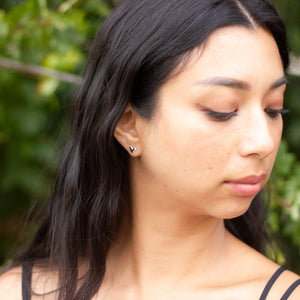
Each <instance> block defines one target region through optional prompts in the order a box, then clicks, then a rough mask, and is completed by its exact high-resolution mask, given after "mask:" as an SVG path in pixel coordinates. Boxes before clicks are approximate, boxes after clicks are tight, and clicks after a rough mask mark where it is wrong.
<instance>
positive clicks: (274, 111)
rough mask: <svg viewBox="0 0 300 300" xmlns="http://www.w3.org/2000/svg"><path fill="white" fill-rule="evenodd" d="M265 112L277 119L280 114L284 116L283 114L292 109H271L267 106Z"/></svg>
mask: <svg viewBox="0 0 300 300" xmlns="http://www.w3.org/2000/svg"><path fill="white" fill-rule="evenodd" d="M265 112H266V113H267V115H268V116H269V117H270V118H271V119H276V118H278V117H279V116H280V115H281V116H283V115H286V114H288V113H289V112H290V111H289V110H288V109H270V108H267V109H265Z"/></svg>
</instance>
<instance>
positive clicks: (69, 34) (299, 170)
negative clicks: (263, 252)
mask: <svg viewBox="0 0 300 300" xmlns="http://www.w3.org/2000/svg"><path fill="white" fill-rule="evenodd" d="M116 2H117V1H105V0H69V1H59V0H48V1H46V0H29V1H22V0H13V1H12V0H1V3H0V265H1V264H3V263H4V262H5V260H6V259H7V258H8V257H9V255H10V253H11V252H10V251H11V249H14V248H15V247H17V246H19V245H22V244H23V243H24V241H25V240H26V238H27V235H30V233H31V232H32V230H33V228H31V227H34V223H31V224H32V225H31V227H26V229H25V232H24V233H25V234H22V235H21V236H22V238H19V236H20V232H21V231H23V225H22V224H24V221H25V218H26V215H27V211H28V207H29V205H30V203H32V202H33V201H34V202H36V203H37V205H36V207H39V205H40V204H41V203H42V202H43V201H44V200H45V198H46V195H47V193H48V191H49V188H50V186H51V182H52V180H53V174H54V170H55V166H56V163H57V159H58V154H57V151H55V149H57V148H59V147H56V140H57V137H58V135H59V133H60V132H61V133H62V137H61V140H64V136H65V135H66V133H67V127H66V126H65V125H64V122H63V117H64V115H65V111H66V109H67V107H68V104H69V103H70V100H71V99H72V94H73V92H74V89H75V86H76V85H75V84H74V82H75V81H76V80H77V79H78V78H76V77H74V78H73V77H72V78H71V79H70V78H69V77H68V76H66V74H65V73H60V74H56V75H55V77H56V78H55V77H47V76H43V75H42V74H46V73H47V69H38V73H40V75H36V73H35V72H34V69H33V68H32V67H28V65H30V66H31V65H36V66H42V67H45V68H50V69H55V70H59V71H62V72H67V73H73V74H77V75H80V73H81V70H82V69H83V66H84V63H85V60H86V57H87V51H88V48H89V46H90V43H91V40H92V38H93V36H94V35H95V33H96V30H97V28H98V26H99V25H100V24H101V22H102V21H103V20H104V19H105V17H106V16H107V15H108V14H109V13H110V11H111V9H112V8H113V7H114V6H115V4H116ZM273 2H274V3H275V6H276V7H277V8H278V10H279V12H280V14H281V16H282V17H283V18H284V20H285V21H286V24H287V27H288V33H289V41H290V49H291V53H293V54H294V55H296V56H299V57H300V1H298V0H285V1H283V0H280V1H279V0H278V1H273ZM3 58H9V59H11V60H13V61H18V62H22V63H23V64H26V66H27V67H26V66H24V65H22V66H19V65H18V67H17V69H20V70H21V72H16V71H15V70H12V69H11V67H12V62H11V61H9V62H7V61H4V62H5V63H8V66H7V65H6V67H3V66H4V62H3V61H2V60H3ZM9 66H10V67H9ZM8 67H9V68H8ZM58 77H59V78H58ZM289 80H290V86H289V87H288V91H287V93H286V107H287V108H289V109H290V110H291V114H290V115H289V116H288V117H286V118H285V124H286V127H285V131H284V141H283V142H282V144H281V147H280V150H279V154H278V158H277V161H276V165H275V168H274V172H273V175H272V178H271V180H270V183H269V186H268V189H270V191H271V194H270V195H271V196H270V198H269V201H270V211H269V217H268V222H269V224H270V226H269V230H270V232H271V233H273V234H275V235H276V236H277V238H278V239H277V241H278V245H281V246H282V248H283V249H284V252H281V251H280V252H279V253H280V254H279V256H278V258H277V260H278V261H279V263H285V262H286V259H287V260H288V261H289V262H290V265H289V266H290V267H291V268H292V269H293V270H295V271H296V272H298V273H300V259H299V258H300V163H299V160H300V134H299V130H300V101H299V99H298V95H299V92H300V77H297V76H293V75H289ZM72 82H73V83H72ZM62 128H65V129H64V130H61V129H62ZM33 210H35V209H33ZM16 241H17V242H16ZM284 253H285V254H284ZM270 256H271V257H272V254H271V252H270ZM272 258H273V259H275V257H272Z"/></svg>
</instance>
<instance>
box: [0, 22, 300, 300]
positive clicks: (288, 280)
mask: <svg viewBox="0 0 300 300" xmlns="http://www.w3.org/2000/svg"><path fill="white" fill-rule="evenodd" d="M176 71H177V70H175V71H174V76H173V77H172V78H171V79H170V80H169V81H168V82H166V83H165V84H164V85H163V86H162V87H161V88H160V90H159V93H158V104H159V105H158V109H157V111H156V112H155V115H154V117H153V118H152V119H151V120H145V119H143V118H141V117H140V116H139V115H137V114H136V113H135V111H134V110H133V109H132V108H131V106H130V105H129V106H128V108H127V109H126V111H125V112H124V114H123V116H122V118H121V119H120V121H119V123H118V125H117V128H116V130H115V137H116V139H117V140H118V141H119V142H120V144H122V145H123V146H124V148H125V149H128V147H129V145H133V146H134V147H136V148H137V150H136V151H135V152H134V153H132V154H131V153H130V155H131V159H130V176H131V194H132V205H133V211H132V213H133V225H132V227H131V228H127V230H126V226H124V227H123V228H124V232H122V233H121V234H120V238H119V239H118V241H117V243H116V244H115V245H114V247H112V249H111V250H110V253H109V256H108V259H107V273H106V275H105V278H104V282H103V284H102V286H101V289H100V290H99V292H98V293H97V295H96V296H95V299H122V300H123V299H125V300H126V299H132V300H135V299H139V300H148V299H149V300H150V299H207V300H214V299H218V300H220V299H225V300H226V299H228V300H229V299H230V300H234V299H239V300H241V299H242V300H243V299H249V300H250V299H251V300H253V299H258V298H259V296H260V294H261V292H262V290H263V288H264V286H265V285H266V283H267V281H268V280H269V278H270V277H271V276H272V274H273V273H274V272H275V271H276V269H277V268H278V267H279V266H278V265H276V264H275V263H274V262H272V261H270V260H269V259H267V258H266V257H264V256H263V255H261V254H259V253H258V252H256V251H255V250H253V249H251V248H250V247H248V246H247V245H245V244H244V243H242V242H241V241H239V240H237V239H236V238H234V237H233V236H232V235H231V234H230V233H229V232H227V231H226V230H225V228H224V222H223V220H224V219H226V218H233V217H237V216H239V215H241V214H243V213H244V212H246V211H247V209H248V207H249V205H250V204H251V201H252V200H253V197H254V196H245V195H240V194H238V193H236V192H234V191H232V190H231V189H230V188H229V187H228V185H227V184H226V182H228V181H232V180H236V179H239V178H243V177H245V176H249V175H261V174H264V175H265V176H264V178H263V179H262V181H261V187H262V186H263V185H264V184H265V183H266V182H267V180H268V178H269V176H270V173H271V170H272V167H273V164H274V160H275V157H276V153H277V150H278V147H279V143H280V139H281V133H282V118H281V116H280V115H277V116H276V117H275V118H274V112H273V113H272V115H270V111H269V110H270V109H272V110H281V109H282V107H283V95H284V90H285V84H284V79H283V78H284V70H283V67H282V63H281V59H280V55H279V53H278V48H277V45H276V43H275V41H274V39H273V37H272V36H271V35H270V34H269V33H268V32H267V31H265V30H263V29H261V28H257V29H255V30H253V31H250V30H249V29H246V28H244V27H237V26H236V27H228V28H222V29H219V30H218V31H216V32H215V33H213V34H212V35H211V36H210V38H209V39H208V41H207V42H206V44H205V46H204V47H200V48H199V49H197V50H195V51H193V53H191V56H190V58H189V62H188V64H187V65H186V66H184V68H183V70H181V71H180V72H179V73H177V72H176ZM220 77H222V80H221V81H220ZM212 78H213V80H212ZM216 78H217V79H218V80H216ZM228 78H229V79H230V82H229V83H228ZM232 79H234V80H235V81H233V80H232ZM236 81H238V83H237V82H236ZM241 81H242V82H243V84H241V83H240V82H241ZM233 83H234V84H233ZM224 85H226V86H224ZM228 85H229V86H228ZM211 111H217V112H221V113H233V112H235V114H234V116H233V115H232V117H231V118H229V119H228V120H226V121H224V120H223V121H220V120H218V119H217V118H215V117H212V115H211ZM128 150H129V149H128ZM43 274H44V275H41V274H39V276H45V278H51V277H54V275H53V273H51V272H50V273H49V274H45V273H43ZM37 276H38V275H36V274H34V277H33V284H34V289H35V290H37V291H41V290H42V289H43V287H42V286H41V284H39V283H37V280H36V278H37ZM296 279H298V276H297V275H296V274H293V273H292V272H289V271H287V272H284V274H283V275H282V276H281V277H280V279H279V280H278V281H277V282H276V284H275V286H274V287H273V288H272V290H271V292H270V294H269V297H268V299H274V300H275V299H279V298H280V297H281V296H282V295H283V294H284V292H285V290H286V289H287V287H288V286H289V285H290V284H292V282H294V281H295V280H296ZM40 282H41V281H40ZM44 282H47V280H46V281H44ZM54 282H55V280H54ZM16 284H19V285H20V270H18V269H15V270H12V271H10V272H9V273H7V274H6V275H4V279H2V280H0V292H1V291H2V292H3V291H4V289H6V293H7V294H9V292H8V289H9V287H10V288H11V287H12V286H13V285H14V286H16ZM53 287H55V284H53ZM48 288H49V289H51V288H52V286H50V285H49V286H47V289H48ZM18 290H19V291H20V289H19V287H18ZM15 296H16V295H15ZM8 299H9V298H8ZM11 299H20V297H19V298H17V297H15V298H13V297H12V298H11ZM33 299H34V298H33ZM49 299H50V298H49ZM289 299H291V300H293V299H300V289H299V288H297V289H296V290H295V292H294V293H293V295H292V296H291V297H290V298H289Z"/></svg>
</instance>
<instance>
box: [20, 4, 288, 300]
mask: <svg viewBox="0 0 300 300" xmlns="http://www.w3.org/2000/svg"><path fill="white" fill-rule="evenodd" d="M232 26H240V27H242V28H244V29H245V30H248V31H249V32H250V31H252V32H255V31H257V30H259V28H264V29H265V31H264V32H265V33H266V32H267V31H268V32H269V34H270V36H273V38H274V40H275V43H276V45H277V47H278V50H279V54H280V59H281V62H282V67H283V69H282V71H283V70H285V69H286V68H287V66H288V61H289V59H288V49H287V45H286V33H285V26H284V24H283V23H282V21H281V19H280V18H279V17H278V15H277V13H276V11H275V10H274V8H273V7H272V6H271V5H270V4H269V3H268V2H267V1H264V0H168V1H166V0H124V1H122V2H121V4H120V5H119V6H118V7H117V8H116V9H115V11H114V12H113V13H112V15H111V16H110V17H108V18H107V20H106V21H105V22H104V24H103V25H102V26H101V29H100V30H99V32H98V34H97V36H96V38H95V40H94V44H93V46H92V49H91V52H90V55H89V60H88V64H87V68H86V72H85V78H84V81H83V84H82V86H81V88H80V90H79V94H78V97H77V100H76V102H75V104H74V108H73V120H72V127H71V134H70V138H69V140H68V142H67V145H66V147H65V149H64V152H63V155H62V160H61V162H60V164H59V168H58V172H57V178H56V183H55V189H54V192H53V195H52V197H51V201H50V203H49V207H48V211H47V215H46V217H45V219H44V222H43V224H42V226H41V227H40V229H39V231H38V233H37V235H36V238H35V240H34V242H33V244H32V245H31V246H30V248H29V250H28V251H27V252H26V253H25V255H24V256H23V257H25V258H27V259H28V258H30V259H33V258H34V259H41V258H48V257H50V258H52V259H53V260H54V262H55V263H58V264H59V266H60V270H61V278H63V280H62V281H63V282H62V286H64V287H66V288H65V290H64V291H63V292H64V293H65V294H66V295H68V296H69V295H73V294H74V293H75V288H76V284H75V285H74V281H75V280H76V279H77V274H76V273H73V272H68V270H69V269H70V268H72V270H74V269H75V268H76V266H77V263H78V257H82V256H84V257H87V259H88V260H89V264H90V265H92V266H93V267H94V268H90V269H89V271H88V273H87V277H86V279H85V281H84V282H83V284H82V286H81V288H80V290H79V291H78V293H79V294H81V295H83V294H84V295H86V299H88V298H89V295H90V296H92V295H93V294H94V293H95V292H96V290H97V288H98V287H99V285H100V284H101V280H102V279H103V276H101V274H99V269H100V270H102V275H103V274H104V272H105V259H106V255H107V251H108V249H109V247H110V246H111V243H112V241H113V240H114V238H115V237H116V234H117V233H118V230H119V227H120V225H121V222H122V220H124V219H125V218H126V217H128V216H129V217H130V211H131V208H130V205H131V203H130V189H129V186H130V182H129V177H130V174H129V164H128V158H129V155H128V152H129V148H128V147H129V146H130V145H125V146H124V147H123V146H121V145H120V144H119V143H118V141H117V140H116V139H115V130H116V126H117V124H118V122H119V121H120V118H121V116H122V115H123V113H124V111H125V110H126V108H128V107H132V108H133V110H134V111H135V112H136V113H137V114H138V115H140V116H141V117H142V118H144V119H145V120H152V118H154V117H155V112H156V108H157V107H158V106H157V105H158V104H159V99H158V98H159V97H157V95H158V92H159V90H160V88H161V87H162V86H163V84H165V83H166V82H167V81H168V80H169V79H170V78H171V77H172V76H174V77H176V74H178V72H179V73H180V72H181V71H182V70H184V69H185V68H187V67H188V65H189V63H190V62H191V61H192V60H193V59H194V53H195V51H196V52H197V51H198V50H199V54H200V56H199V57H200V59H201V52H202V51H203V49H204V51H205V46H206V44H207V43H206V42H207V41H208V39H209V37H211V36H212V35H213V34H214V33H216V32H217V30H223V29H224V28H225V27H232ZM226 42H229V43H230V41H229V40H228V41H226ZM275 43H274V44H275ZM208 47H209V46H208ZM199 61H200V60H199ZM129 105H130V106H129ZM133 146H134V145H133ZM183 147H184V145H183ZM124 148H125V149H124ZM199 155H201V154H199ZM260 171H261V170H260ZM247 175H248V174H247ZM251 175H252V174H251ZM257 205H260V202H259V201H256V200H255V201H254V202H253V205H252V207H251V208H250V210H249V211H248V212H247V213H246V215H244V216H243V217H241V219H235V220H233V221H230V222H229V223H227V227H228V228H230V230H231V231H232V232H233V233H234V234H236V235H237V236H238V237H239V238H241V239H242V240H244V241H245V242H247V243H248V244H249V245H250V246H252V247H255V248H257V249H260V248H261V246H262V239H261V236H262V228H261V225H262V224H261V223H260V222H261V220H258V219H257V218H258V217H257V216H258V214H257ZM45 236H46V237H47V238H46V239H45ZM91 286H92V287H93V288H90V287H91ZM63 292H62V293H63Z"/></svg>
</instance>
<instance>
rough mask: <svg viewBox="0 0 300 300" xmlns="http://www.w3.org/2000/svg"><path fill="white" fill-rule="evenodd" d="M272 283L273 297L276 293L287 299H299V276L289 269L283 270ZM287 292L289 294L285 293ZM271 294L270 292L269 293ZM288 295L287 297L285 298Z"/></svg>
mask: <svg viewBox="0 0 300 300" xmlns="http://www.w3.org/2000/svg"><path fill="white" fill-rule="evenodd" d="M275 283H276V284H274V289H273V291H274V293H273V295H274V297H275V295H278V297H279V296H280V297H282V296H283V295H285V296H286V297H283V299H289V300H299V299H300V276H299V275H297V274H295V273H293V272H291V271H288V270H286V271H284V272H283V273H282V275H281V276H280V277H279V278H278V280H276V282H275ZM286 293H288V294H289V295H290V296H289V295H287V294H286ZM270 294H271V293H270ZM287 297H288V298H287Z"/></svg>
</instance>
